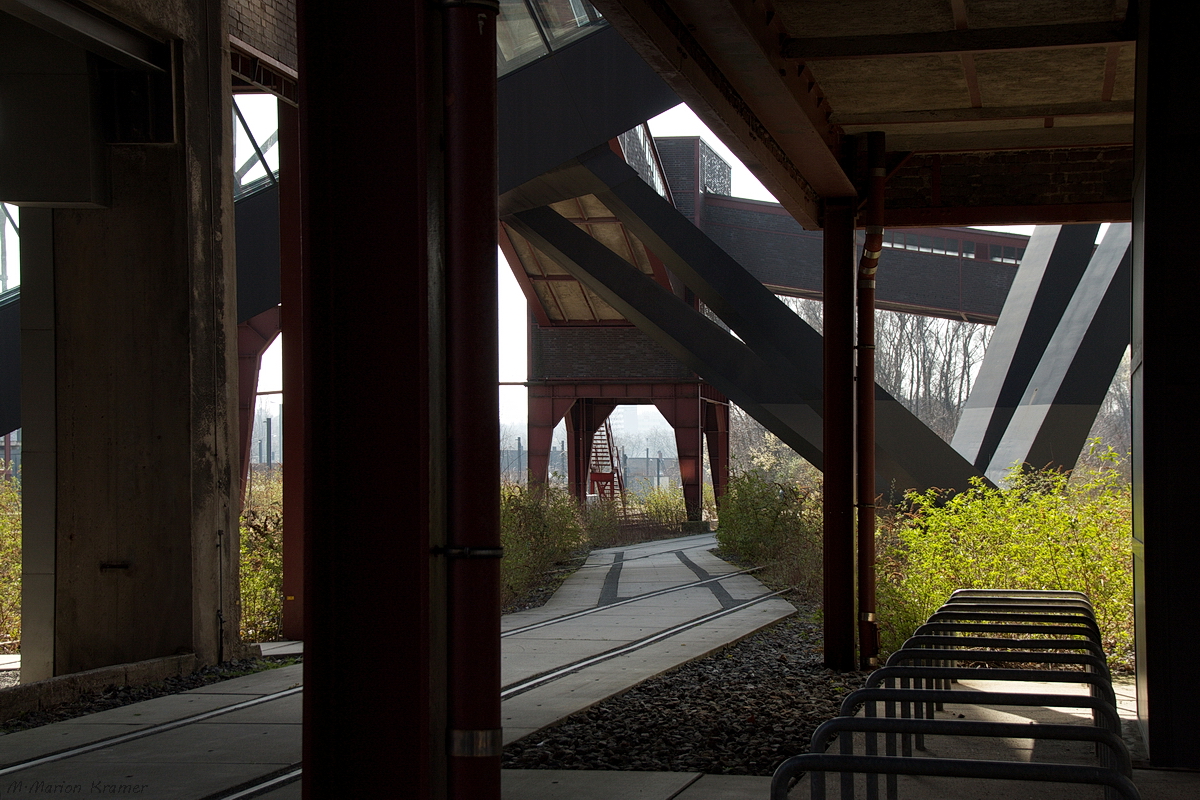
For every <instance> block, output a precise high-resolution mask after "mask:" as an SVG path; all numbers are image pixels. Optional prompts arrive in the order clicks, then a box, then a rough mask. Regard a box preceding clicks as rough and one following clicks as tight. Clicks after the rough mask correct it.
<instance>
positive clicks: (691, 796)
mask: <svg viewBox="0 0 1200 800" xmlns="http://www.w3.org/2000/svg"><path fill="white" fill-rule="evenodd" d="M770 796H771V779H770V778H761V777H758V776H755V775H701V776H700V779H699V780H698V781H696V782H695V783H693V784H692V785H690V786H688V787H687V788H686V789H684V790H683V792H682V793H681V794H679V795H678V796H677V797H676V798H675V799H674V800H767V798H769V797H770Z"/></svg>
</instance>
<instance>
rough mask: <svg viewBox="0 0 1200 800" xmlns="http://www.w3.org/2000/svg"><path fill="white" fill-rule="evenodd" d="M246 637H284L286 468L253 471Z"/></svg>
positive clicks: (245, 565)
mask: <svg viewBox="0 0 1200 800" xmlns="http://www.w3.org/2000/svg"><path fill="white" fill-rule="evenodd" d="M241 536H242V541H241V548H242V549H241V590H242V591H241V594H242V625H241V634H242V639H243V640H245V641H247V642H270V641H274V640H277V639H282V638H283V470H282V469H280V468H276V469H273V470H271V471H270V472H269V473H267V474H266V475H262V474H254V473H251V483H250V489H249V491H248V492H247V497H246V503H245V505H244V506H243V507H242V524H241Z"/></svg>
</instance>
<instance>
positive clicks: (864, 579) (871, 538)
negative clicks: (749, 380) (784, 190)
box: [855, 132, 887, 669]
mask: <svg viewBox="0 0 1200 800" xmlns="http://www.w3.org/2000/svg"><path fill="white" fill-rule="evenodd" d="M884 143H885V142H884V135H883V134H882V133H879V132H872V133H868V134H867V170H868V184H867V185H868V194H867V201H866V205H865V207H864V209H863V217H864V222H865V223H866V226H867V237H866V241H865V242H864V243H863V254H862V260H861V261H860V262H859V266H858V377H857V382H856V384H855V393H856V395H857V398H856V399H857V401H858V666H859V668H860V669H873V668H874V667H875V666H876V662H877V661H878V658H877V656H878V655H879V625H878V623H877V622H876V620H875V271H876V269H877V268H878V267H879V256H880V255H881V254H882V252H883V197H884V186H885V184H886V183H887V152H886V150H885V147H884Z"/></svg>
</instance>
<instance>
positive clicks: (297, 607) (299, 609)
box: [278, 100, 308, 639]
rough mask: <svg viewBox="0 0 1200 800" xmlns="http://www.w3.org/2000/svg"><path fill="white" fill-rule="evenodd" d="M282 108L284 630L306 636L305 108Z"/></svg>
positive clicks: (288, 635) (288, 634) (290, 636)
mask: <svg viewBox="0 0 1200 800" xmlns="http://www.w3.org/2000/svg"><path fill="white" fill-rule="evenodd" d="M278 108H279V289H280V310H279V315H280V324H281V325H282V327H283V342H284V344H283V408H284V414H283V452H284V453H286V454H287V475H288V480H286V481H284V486H283V520H284V525H283V635H284V637H286V638H288V639H303V638H304V495H305V494H306V493H307V491H308V489H307V488H306V486H305V483H304V478H305V475H306V474H307V472H306V469H305V462H306V461H307V459H308V445H307V443H306V441H305V438H304V428H305V425H306V424H307V423H306V422H305V419H306V417H307V413H306V411H305V405H304V363H305V362H304V359H305V353H307V351H308V346H307V345H305V344H304V336H305V331H304V315H303V309H304V291H303V274H302V269H301V255H300V243H301V240H300V228H301V219H300V111H299V109H297V108H296V107H295V106H293V105H291V104H290V103H287V102H284V101H282V100H280V101H279V103H278Z"/></svg>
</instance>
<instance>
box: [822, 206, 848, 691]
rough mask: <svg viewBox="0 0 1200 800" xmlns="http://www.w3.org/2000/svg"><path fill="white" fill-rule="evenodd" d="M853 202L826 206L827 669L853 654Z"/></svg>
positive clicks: (843, 668) (837, 666)
mask: <svg viewBox="0 0 1200 800" xmlns="http://www.w3.org/2000/svg"><path fill="white" fill-rule="evenodd" d="M854 250H855V245H854V201H853V199H849V200H843V199H835V200H828V201H826V206H825V237H824V251H825V314H824V328H825V331H824V332H825V342H824V348H825V358H824V362H825V363H824V382H825V385H824V405H825V410H824V412H825V413H824V421H825V429H824V435H823V447H822V450H823V452H824V456H825V465H824V473H825V484H824V523H825V533H824V566H823V569H824V579H825V585H824V626H825V666H826V667H828V668H830V669H834V670H839V671H847V670H852V669H854V667H855V663H856V662H855V658H854V628H855V624H854V622H855V621H854V278H855V266H856V265H855V263H854Z"/></svg>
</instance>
